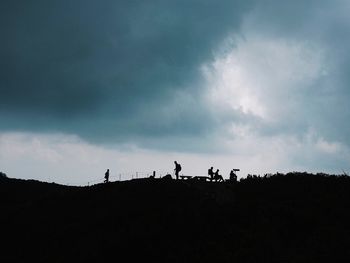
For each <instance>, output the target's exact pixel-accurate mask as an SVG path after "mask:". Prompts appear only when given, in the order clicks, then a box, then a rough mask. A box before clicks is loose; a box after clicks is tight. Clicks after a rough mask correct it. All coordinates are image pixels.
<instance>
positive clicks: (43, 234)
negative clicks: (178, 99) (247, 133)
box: [0, 173, 350, 262]
mask: <svg viewBox="0 0 350 263" xmlns="http://www.w3.org/2000/svg"><path fill="white" fill-rule="evenodd" d="M0 205H1V227H2V231H1V232H2V233H1V239H2V250H1V255H0V261H1V262H11V261H12V262H27V261H29V260H33V261H35V262H76V261H80V262H84V261H88V260H90V261H96V262H97V261H100V262H105V261H107V260H108V261H113V262H130V261H136V260H140V259H141V260H143V261H147V262H148V261H150V262H154V261H157V262H334V261H337V260H336V259H343V260H346V259H347V258H349V256H350V250H349V249H348V248H347V246H348V244H349V241H350V228H349V227H348V225H349V222H350V213H349V211H348V209H349V208H350V206H349V205H350V178H349V177H347V176H328V175H324V174H318V175H312V174H306V173H290V174H286V175H283V174H276V175H271V176H268V177H266V178H260V177H254V176H250V178H247V179H244V180H241V181H240V182H239V183H237V184H234V185H233V184H230V183H209V182H191V181H175V180H162V179H139V180H132V181H125V182H115V183H108V184H100V185H95V186H91V187H67V186H63V185H57V184H48V183H42V182H38V181H24V180H15V179H7V178H2V179H0Z"/></svg>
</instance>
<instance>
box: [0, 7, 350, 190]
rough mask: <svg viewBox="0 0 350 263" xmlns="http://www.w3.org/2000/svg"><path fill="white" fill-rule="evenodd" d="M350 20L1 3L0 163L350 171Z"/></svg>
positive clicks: (310, 10)
mask: <svg viewBox="0 0 350 263" xmlns="http://www.w3.org/2000/svg"><path fill="white" fill-rule="evenodd" d="M349 14H350V2H349V1H347V0H329V1H328V0H317V1H316V0H309V1H305V0H294V1H289V0H288V1H287V0H286V1H281V0H264V1H262V0H260V1H259V0H222V1H220V0H177V1H176V0H142V1H141V0H135V1H126V0H125V1H121V0H119V1H116V0H100V1H92V0H75V1H68V0H67V1H63V0H51V1H47V0H33V1H27V0H16V1H13V0H8V1H7V0H5V1H1V4H0V30H1V31H0V32H1V42H0V56H1V59H0V171H3V172H5V173H7V174H8V176H9V177H17V178H34V179H39V180H44V181H54V182H59V183H68V184H86V183H87V182H92V181H97V182H98V180H102V179H103V174H104V172H105V169H107V168H109V169H110V170H111V175H112V180H117V179H119V174H122V179H128V178H130V177H131V176H132V175H133V174H135V173H136V172H138V174H139V176H143V175H147V173H151V171H153V170H156V171H157V172H158V173H162V174H163V175H164V174H165V173H167V172H169V173H172V171H173V168H174V167H173V166H174V164H173V162H174V160H177V161H178V162H180V163H181V164H182V167H183V171H182V172H183V173H184V174H193V175H195V174H206V173H207V169H208V168H209V167H210V166H214V168H218V169H220V171H221V172H222V174H223V175H224V177H226V178H227V177H228V173H229V171H230V169H232V168H240V169H241V171H240V172H239V173H238V175H239V176H246V174H247V173H257V174H263V173H267V172H277V171H280V172H288V171H309V172H329V173H337V174H338V173H342V171H343V170H344V171H347V172H350V136H349V134H350V123H349V119H350V118H349V117H350V110H349V109H350V106H349V105H350V104H349V103H350V100H349V99H350V52H348V50H349V47H350V18H349ZM101 178H102V179H101Z"/></svg>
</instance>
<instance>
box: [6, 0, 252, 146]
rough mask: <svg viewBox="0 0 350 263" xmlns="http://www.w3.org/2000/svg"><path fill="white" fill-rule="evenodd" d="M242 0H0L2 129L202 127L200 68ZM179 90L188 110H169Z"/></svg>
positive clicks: (123, 132) (129, 132)
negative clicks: (0, 0)
mask: <svg viewBox="0 0 350 263" xmlns="http://www.w3.org/2000/svg"><path fill="white" fill-rule="evenodd" d="M248 2H249V1H210V0H207V1H109V0H105V1H99V2H96V1H85V0H84V1H40V0H37V1H7V2H6V3H2V7H1V11H0V12H1V14H0V17H1V32H2V42H1V50H0V52H1V62H0V63H1V68H0V69H1V76H0V79H1V80H0V81H1V82H0V89H1V90H0V91H1V103H0V118H1V119H2V120H3V121H1V128H2V129H20V130H54V131H63V132H70V133H76V134H78V135H81V136H83V137H85V138H89V139H91V140H112V139H118V138H122V139H126V138H127V137H133V136H140V137H142V136H160V135H162V134H184V135H189V136H190V135H193V134H194V135H195V134H198V133H199V132H200V131H201V130H203V129H204V130H206V129H207V127H206V126H208V127H210V125H211V124H210V120H209V121H208V122H209V123H208V124H206V123H207V122H205V121H201V120H204V119H206V118H208V116H207V115H206V114H205V113H204V112H203V110H204V109H203V105H202V104H201V102H200V100H199V99H198V100H196V99H195V98H196V97H197V96H200V93H201V91H200V90H198V83H197V79H198V73H199V72H198V67H199V66H200V64H201V63H204V62H205V61H207V60H209V59H211V58H212V50H213V49H214V48H215V46H216V45H217V44H218V42H219V41H220V40H221V39H222V38H223V37H224V36H225V34H227V33H228V32H229V31H231V30H234V29H236V28H237V27H238V26H239V23H240V20H241V18H242V14H243V13H244V12H245V11H246V10H247V8H248V7H249V5H248ZM179 90H183V91H184V92H185V93H188V95H189V96H190V97H192V100H191V105H186V103H184V102H181V101H178V102H176V103H178V104H177V105H174V101H176V99H174V96H176V93H177V92H178V91H179ZM169 105H172V108H171V109H170V108H169ZM167 111H170V112H167ZM209 118H210V116H209ZM180 124H181V128H179V125H180Z"/></svg>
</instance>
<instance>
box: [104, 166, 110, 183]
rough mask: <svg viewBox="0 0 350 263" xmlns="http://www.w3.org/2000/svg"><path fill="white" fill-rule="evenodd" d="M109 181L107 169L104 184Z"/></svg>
mask: <svg viewBox="0 0 350 263" xmlns="http://www.w3.org/2000/svg"><path fill="white" fill-rule="evenodd" d="M108 181H109V169H107V171H106V172H105V183H108Z"/></svg>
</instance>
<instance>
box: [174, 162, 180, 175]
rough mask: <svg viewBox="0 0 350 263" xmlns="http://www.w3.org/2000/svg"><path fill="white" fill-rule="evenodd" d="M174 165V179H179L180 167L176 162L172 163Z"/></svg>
mask: <svg viewBox="0 0 350 263" xmlns="http://www.w3.org/2000/svg"><path fill="white" fill-rule="evenodd" d="M174 163H175V169H174V171H175V176H176V179H179V172H180V171H181V165H180V164H179V163H178V162H177V161H174Z"/></svg>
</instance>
